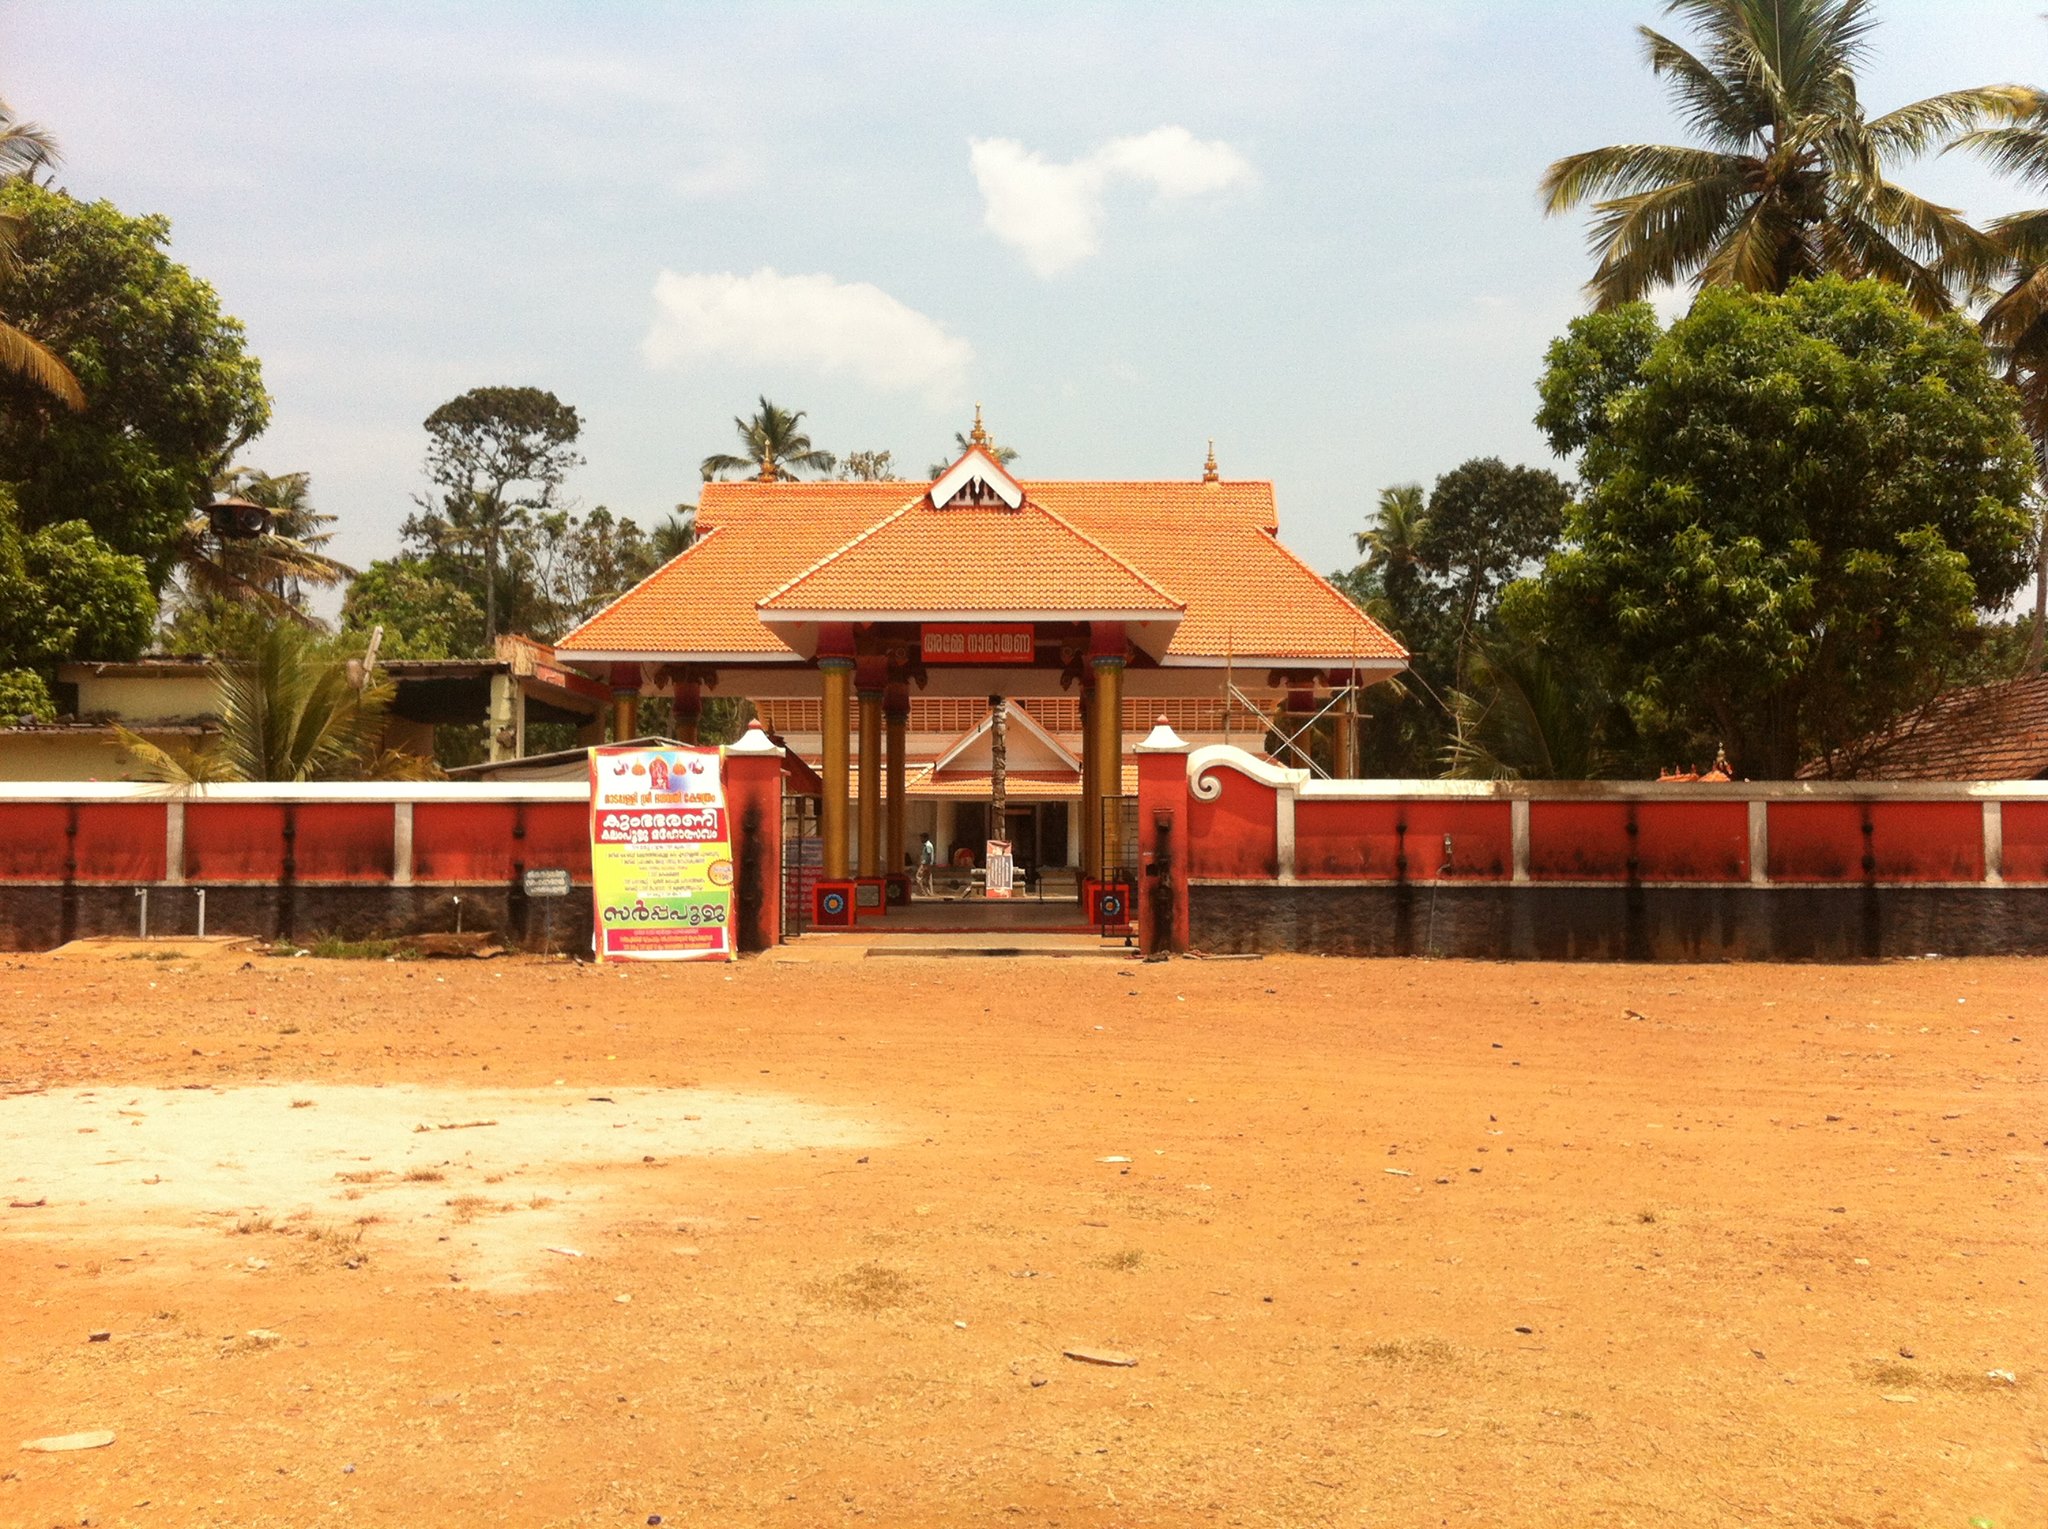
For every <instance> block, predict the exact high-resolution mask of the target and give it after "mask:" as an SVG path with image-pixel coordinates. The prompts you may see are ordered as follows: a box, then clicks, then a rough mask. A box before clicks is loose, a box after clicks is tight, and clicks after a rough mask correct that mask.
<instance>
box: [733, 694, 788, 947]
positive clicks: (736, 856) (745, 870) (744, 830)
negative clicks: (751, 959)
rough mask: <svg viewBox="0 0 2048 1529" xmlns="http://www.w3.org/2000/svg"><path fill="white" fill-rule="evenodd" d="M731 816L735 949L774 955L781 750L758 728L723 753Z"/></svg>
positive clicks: (778, 927) (778, 928)
mask: <svg viewBox="0 0 2048 1529" xmlns="http://www.w3.org/2000/svg"><path fill="white" fill-rule="evenodd" d="M725 810H726V811H727V813H729V814H730V815H731V822H732V858H733V866H734V869H735V872H736V877H735V883H734V886H733V917H734V919H735V922H736V927H735V928H734V930H733V945H734V948H735V949H737V950H741V951H747V952H755V951H763V950H773V949H774V948H775V947H776V946H777V945H778V944H780V943H781V941H782V750H781V749H780V748H778V747H777V746H776V745H775V744H773V743H770V742H769V741H768V734H767V733H765V732H764V731H762V728H761V724H760V723H759V722H750V723H748V724H747V733H746V736H745V737H744V738H742V739H740V741H739V742H738V743H735V744H733V745H732V746H731V747H730V748H728V749H727V750H726V751H725Z"/></svg>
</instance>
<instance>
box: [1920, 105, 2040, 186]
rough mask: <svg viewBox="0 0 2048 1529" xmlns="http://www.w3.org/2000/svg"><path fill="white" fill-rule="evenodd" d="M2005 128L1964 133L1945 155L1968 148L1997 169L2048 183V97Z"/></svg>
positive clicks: (2007, 173)
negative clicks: (1954, 150)
mask: <svg viewBox="0 0 2048 1529" xmlns="http://www.w3.org/2000/svg"><path fill="white" fill-rule="evenodd" d="M2015 116H2018V117H2019V120H2017V121H2015V122H2013V123H2010V124H2008V125H2007V126H2005V127H1985V128H1979V129H1977V130H1976V131H1975V132H1971V133H1964V134H1963V135H1962V136H1961V137H1959V138H1957V139H1956V140H1955V142H1953V143H1951V144H1950V145H1949V146H1948V148H1947V149H1944V150H1943V151H1942V152H1943V153H1948V152H1949V151H1950V150H1953V149H1966V150H1968V151H1969V152H1970V153H1973V154H1978V155H1981V156H1982V157H1983V158H1984V159H1985V160H1986V161H1987V162H1988V163H1989V164H1990V165H1991V168H1992V169H1994V170H1997V171H1999V172H2000V173H2001V174H2005V175H2017V176H2020V177H2021V178H2023V179H2025V180H2031V181H2035V182H2039V183H2048V98H2043V99H2042V100H2041V101H2040V102H2039V104H2037V105H2035V106H2034V107H2033V108H2032V109H2031V110H2029V111H2028V112H2027V113H2026V114H2025V115H2024V116H2020V115H2019V114H2017V113H2015Z"/></svg>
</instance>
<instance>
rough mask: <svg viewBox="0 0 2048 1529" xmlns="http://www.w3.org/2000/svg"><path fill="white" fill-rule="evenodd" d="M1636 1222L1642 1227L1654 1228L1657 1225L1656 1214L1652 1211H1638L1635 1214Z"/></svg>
mask: <svg viewBox="0 0 2048 1529" xmlns="http://www.w3.org/2000/svg"><path fill="white" fill-rule="evenodd" d="M1636 1220H1638V1221H1640V1222H1641V1223H1642V1224H1643V1225H1644V1226H1655V1225H1656V1224H1657V1213H1656V1212H1655V1211H1653V1210H1639V1211H1637V1212H1636Z"/></svg>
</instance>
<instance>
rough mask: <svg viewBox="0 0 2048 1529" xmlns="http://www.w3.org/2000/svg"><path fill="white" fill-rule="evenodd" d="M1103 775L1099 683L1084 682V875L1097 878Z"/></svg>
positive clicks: (1082, 856)
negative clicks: (1098, 764)
mask: <svg viewBox="0 0 2048 1529" xmlns="http://www.w3.org/2000/svg"><path fill="white" fill-rule="evenodd" d="M1100 787H1101V775H1100V772H1098V771H1097V770H1096V768H1095V686H1094V684H1093V683H1092V682H1091V681H1087V680H1084V681H1083V682H1082V684H1081V877H1082V879H1083V880H1085V881H1093V880H1094V879H1095V878H1096V877H1097V876H1098V875H1099V874H1100V872H1101V869H1102V835H1101V834H1100V833H1099V832H1098V831H1097V829H1096V823H1097V821H1098V817H1099V815H1100V813H1101V810H1102V801H1101V795H1100Z"/></svg>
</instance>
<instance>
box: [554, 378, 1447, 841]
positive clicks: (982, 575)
mask: <svg viewBox="0 0 2048 1529" xmlns="http://www.w3.org/2000/svg"><path fill="white" fill-rule="evenodd" d="M697 529H698V535H697V540H696V542H695V544H694V545H692V546H691V547H690V549H689V550H688V551H686V552H684V553H683V554H681V555H680V556H679V557H677V558H675V559H674V560H673V561H671V562H669V563H668V564H666V565H665V566H663V567H662V568H661V569H659V570H658V571H657V572H655V573H654V574H653V575H651V576H650V577H649V578H648V579H646V580H645V581H644V582H642V583H641V584H639V585H638V586H636V587H635V588H634V589H632V590H630V591H628V592H627V593H626V594H625V595H623V596H621V597H620V598H619V599H618V600H617V601H616V602H614V603H613V604H612V605H611V606H609V607H607V608H606V609H605V610H603V611H601V612H600V613H599V614H597V615H596V616H594V617H592V618H591V619H590V620H589V621H588V622H586V623H585V624H584V625H583V626H581V627H579V628H578V629H577V630H576V631H574V632H572V633H570V634H569V635H568V636H567V637H565V638H564V639H562V641H561V642H560V644H558V651H559V653H560V655H561V657H562V658H563V659H564V660H566V661H568V662H572V663H575V664H577V665H579V666H580V667H583V668H585V669H589V670H592V671H593V672H598V673H604V672H606V666H609V667H608V672H609V674H610V676H611V683H612V687H613V692H614V696H615V699H616V710H617V714H618V715H617V717H616V720H615V724H614V731H615V732H616V733H617V734H618V736H621V737H625V736H629V735H631V734H633V733H635V732H637V731H639V728H638V725H637V702H638V699H639V698H640V697H642V696H647V695H651V694H661V695H667V696H672V697H673V698H674V705H675V717H676V725H677V731H678V733H679V735H680V736H682V737H684V738H686V739H687V738H689V737H690V736H691V730H692V728H693V727H694V725H695V721H696V718H697V715H698V712H699V708H700V707H701V705H702V703H703V700H704V698H706V697H709V696H744V697H746V698H747V699H748V700H750V701H751V702H752V703H753V705H754V707H755V710H756V712H757V713H758V715H759V716H760V718H761V720H762V722H763V724H764V726H765V727H767V728H768V729H769V730H770V731H771V732H773V733H774V734H775V735H776V736H777V737H778V738H779V739H780V740H781V741H782V742H783V743H784V744H785V745H786V746H787V747H789V748H790V749H792V750H793V751H795V752H796V753H798V754H800V755H801V756H802V757H803V758H804V759H805V761H806V762H808V763H809V764H810V765H812V766H813V767H814V768H815V769H816V771H817V773H818V776H819V777H820V778H821V779H822V781H823V791H822V795H821V798H820V811H819V817H820V821H821V833H820V837H821V838H822V841H823V869H824V874H825V876H826V877H828V878H834V879H837V878H859V879H862V880H869V879H875V880H881V879H895V878H900V877H902V875H903V873H904V872H905V870H906V867H907V865H908V864H909V863H910V858H911V856H912V855H913V854H914V853H915V851H916V849H917V847H918V846H919V844H920V841H921V837H922V836H923V835H925V834H930V835H931V836H932V838H933V840H934V842H935V844H936V845H937V848H938V852H939V856H940V859H941V863H942V864H955V863H963V862H964V861H965V860H967V859H976V858H978V857H979V856H980V854H981V851H982V847H983V845H984V844H985V842H986V841H987V840H988V839H990V838H994V837H1000V838H1007V839H1008V840H1010V842H1011V843H1013V844H1014V845H1015V851H1014V853H1015V857H1016V860H1017V863H1018V864H1019V865H1020V866H1026V867H1035V868H1041V869H1049V868H1053V867H1062V866H1064V867H1071V868H1073V869H1074V870H1075V871H1077V872H1078V873H1079V874H1080V875H1081V876H1082V877H1084V878H1098V879H1099V878H1104V877H1114V876H1115V875H1117V874H1118V873H1119V872H1124V873H1128V863H1127V860H1128V850H1129V847H1130V844H1131V840H1132V837H1133V831H1132V828H1131V826H1130V823H1129V814H1130V810H1131V809H1130V804H1131V803H1132V802H1133V800H1134V795H1135V787H1134V786H1133V784H1132V782H1133V780H1134V778H1135V777H1134V756H1132V755H1131V754H1130V750H1131V748H1132V747H1133V746H1134V745H1135V744H1136V743H1137V741H1138V740H1139V739H1140V738H1141V737H1143V735H1144V733H1145V731H1146V730H1147V729H1149V728H1150V727H1151V726H1152V725H1153V724H1154V723H1155V722H1156V721H1157V720H1158V719H1159V718H1160V717H1162V716H1163V717H1164V718H1166V719H1167V721H1168V722H1169V723H1171V725H1172V726H1173V727H1174V728H1175V730H1176V731H1177V732H1178V733H1179V734H1180V735H1181V736H1182V737H1183V738H1186V739H1188V740H1190V741H1191V742H1194V743H1197V744H1200V743H1211V742H1216V743H1221V742H1225V741H1230V742H1234V743H1236V744H1238V745H1239V746H1240V747H1244V748H1250V749H1254V750H1260V749H1265V748H1268V747H1271V746H1272V741H1273V740H1275V739H1279V740H1285V739H1287V738H1290V737H1297V736H1301V735H1303V734H1305V733H1306V731H1307V730H1308V728H1309V726H1310V725H1311V723H1313V725H1314V727H1315V729H1316V730H1317V733H1318V736H1319V737H1320V739H1321V742H1320V744H1319V745H1318V748H1319V750H1320V753H1319V755H1318V757H1319V759H1320V760H1321V761H1322V766H1321V767H1322V768H1325V769H1330V770H1332V771H1333V773H1338V774H1350V773H1353V767H1352V764H1351V761H1352V760H1354V759H1355V751H1356V736H1357V733H1356V729H1357V726H1358V721H1359V718H1360V717H1361V715H1362V708H1361V707H1360V704H1359V695H1360V692H1362V691H1363V690H1364V689H1365V688H1367V687H1369V686H1371V685H1373V684H1376V683H1378V682H1380V681H1382V680H1385V679H1388V678H1390V677H1392V676H1393V675H1395V674H1397V673H1399V672H1400V671H1401V669H1402V667H1403V661H1404V659H1405V658H1406V653H1405V652H1404V650H1403V649H1402V647H1401V645H1400V644H1399V643H1398V642H1396V641H1395V640H1394V639H1393V638H1392V637H1391V636H1389V635H1388V633H1387V632H1386V631H1385V630H1383V629H1382V628H1381V627H1379V626H1378V625H1376V624H1375V623H1374V622H1373V621H1371V620H1370V619H1369V618H1368V617H1366V616H1365V615H1364V614H1363V613H1362V612H1361V611H1360V610H1359V609H1358V608H1357V607H1356V606H1354V605H1353V604H1352V603H1351V602H1350V601H1349V600H1347V599H1346V598H1345V597H1344V596H1343V595H1341V594H1340V593H1338V592H1337V590H1335V589H1334V588H1332V587H1331V585H1330V584H1329V583H1328V582H1327V581H1326V580H1324V579H1323V578H1321V577H1320V576H1318V575H1317V574H1316V573H1315V571H1314V570H1313V569H1311V568H1310V567H1309V566H1308V565H1307V564H1305V563H1304V562H1302V560H1301V559H1300V558H1298V557H1296V556H1295V555H1294V554H1293V553H1292V552H1290V551H1289V550H1288V549H1287V548H1286V546H1284V545H1283V544H1282V543H1281V541H1280V539H1279V518H1278V513H1277V511H1276V508H1275V503H1274V495H1273V485H1272V484H1271V483H1268V482H1246V481H1230V480H1225V479H1224V478H1222V477H1221V475H1220V474H1219V473H1218V472H1217V470H1216V461H1215V454H1214V451H1213V449H1212V451H1211V453H1210V456H1209V460H1208V462H1207V464H1206V467H1205V470H1204V471H1203V472H1202V474H1201V476H1200V477H1199V478H1190V479H1186V480H1181V481H1149V482H1102V481H1092V480H1080V481H1054V480H1036V479H1019V478H1016V477H1013V476H1012V475H1011V474H1010V473H1009V472H1008V471H1007V470H1006V469H1005V468H1004V467H1003V466H1002V464H1001V463H999V462H998V461H997V460H996V458H995V456H994V455H993V454H992V453H991V451H990V449H989V445H988V437H987V435H986V433H985V432H984V430H983V428H982V426H981V422H980V417H979V414H978V413H977V416H976V420H975V427H974V432H973V436H972V438H971V442H970V445H969V448H968V450H967V451H966V453H965V454H964V455H963V456H962V457H961V458H960V459H959V460H958V461H957V462H955V463H954V464H953V465H952V466H951V467H950V468H948V469H947V470H946V472H945V473H944V474H943V475H942V476H941V477H939V478H938V480H937V481H936V482H933V483H931V484H929V485H926V484H922V483H906V482H846V481H831V482H788V481H775V479H774V477H773V468H772V464H771V466H770V467H769V468H768V469H764V473H763V476H762V478H761V479H758V480H748V481H744V482H714V483H707V484H705V485H704V488H703V493H702V496H701V499H700V501H699V504H698V508H697ZM998 698H1000V699H1001V700H1002V702H1003V703H1004V704H1003V706H1002V707H1001V713H1002V723H1001V725H1002V727H1003V729H1004V737H1005V740H1006V746H1005V751H1004V752H1005V754H1006V756H1007V771H1006V790H1005V792H1004V798H1005V804H1006V805H1005V811H1004V821H1003V822H1002V823H1000V824H998V823H995V822H992V821H991V811H992V804H993V802H994V799H995V796H994V784H995V783H994V782H993V780H992V779H991V770H992V766H993V764H994V759H993V752H994V733H995V729H996V726H997V725H998V724H997V717H996V710H997V709H996V707H995V706H994V704H993V703H994V701H995V700H996V699H998Z"/></svg>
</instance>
